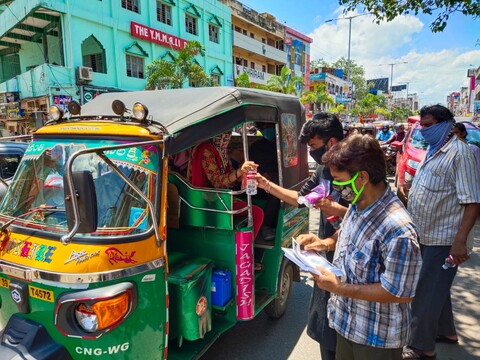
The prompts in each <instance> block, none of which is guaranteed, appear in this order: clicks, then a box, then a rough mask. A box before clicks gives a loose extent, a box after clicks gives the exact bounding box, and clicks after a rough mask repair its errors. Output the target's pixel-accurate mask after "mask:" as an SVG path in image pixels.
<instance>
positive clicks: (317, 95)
mask: <svg viewBox="0 0 480 360" xmlns="http://www.w3.org/2000/svg"><path fill="white" fill-rule="evenodd" d="M300 101H301V102H302V103H303V104H313V105H315V106H314V109H313V110H314V111H318V110H319V109H320V108H321V105H322V104H330V105H333V104H335V102H334V101H333V99H332V98H331V97H330V96H329V95H328V92H327V91H326V90H325V84H324V83H322V84H319V85H318V86H317V87H316V88H315V91H310V90H307V91H304V92H303V94H302V97H301V98H300Z"/></svg>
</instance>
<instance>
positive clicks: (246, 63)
mask: <svg viewBox="0 0 480 360" xmlns="http://www.w3.org/2000/svg"><path fill="white" fill-rule="evenodd" d="M243 66H245V67H247V66H248V61H247V60H246V59H243Z"/></svg>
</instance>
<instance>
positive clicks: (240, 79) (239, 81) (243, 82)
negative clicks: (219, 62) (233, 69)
mask: <svg viewBox="0 0 480 360" xmlns="http://www.w3.org/2000/svg"><path fill="white" fill-rule="evenodd" d="M235 86H238V87H243V88H250V87H252V84H251V83H250V78H249V77H248V74H247V73H245V72H244V73H241V74H240V75H238V76H237V78H236V79H235Z"/></svg>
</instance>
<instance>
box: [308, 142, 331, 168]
mask: <svg viewBox="0 0 480 360" xmlns="http://www.w3.org/2000/svg"><path fill="white" fill-rule="evenodd" d="M326 152H327V147H326V146H325V145H324V146H322V147H319V148H318V149H315V150H310V151H309V154H310V156H311V157H312V159H313V160H315V162H316V163H317V164H320V165H321V164H322V156H323V154H325V153H326Z"/></svg>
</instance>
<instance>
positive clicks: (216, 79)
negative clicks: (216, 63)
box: [210, 74, 221, 86]
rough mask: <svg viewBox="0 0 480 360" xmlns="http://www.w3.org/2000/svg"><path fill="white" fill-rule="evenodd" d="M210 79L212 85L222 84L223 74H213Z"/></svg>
mask: <svg viewBox="0 0 480 360" xmlns="http://www.w3.org/2000/svg"><path fill="white" fill-rule="evenodd" d="M210 79H211V81H212V86H220V79H221V76H220V75H218V74H211V75H210Z"/></svg>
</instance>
